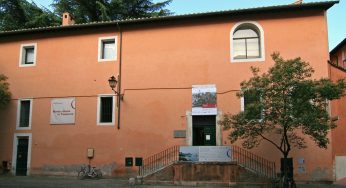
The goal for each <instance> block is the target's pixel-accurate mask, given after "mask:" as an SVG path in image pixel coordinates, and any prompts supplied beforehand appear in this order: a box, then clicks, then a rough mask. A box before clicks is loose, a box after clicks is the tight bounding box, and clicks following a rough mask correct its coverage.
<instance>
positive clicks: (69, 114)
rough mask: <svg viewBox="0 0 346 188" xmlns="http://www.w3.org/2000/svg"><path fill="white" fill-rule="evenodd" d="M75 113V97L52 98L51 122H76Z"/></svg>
mask: <svg viewBox="0 0 346 188" xmlns="http://www.w3.org/2000/svg"><path fill="white" fill-rule="evenodd" d="M75 115H76V100H75V98H61V99H52V101H51V113H50V124H74V123H75Z"/></svg>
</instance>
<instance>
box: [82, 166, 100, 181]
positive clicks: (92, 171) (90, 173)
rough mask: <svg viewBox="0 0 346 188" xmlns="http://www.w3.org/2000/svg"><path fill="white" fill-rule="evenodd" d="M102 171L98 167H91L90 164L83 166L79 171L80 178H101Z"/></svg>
mask: <svg viewBox="0 0 346 188" xmlns="http://www.w3.org/2000/svg"><path fill="white" fill-rule="evenodd" d="M101 177H102V172H101V170H100V169H97V168H96V167H91V166H90V165H87V166H82V167H81V169H80V171H79V172H78V178H79V179H83V178H101Z"/></svg>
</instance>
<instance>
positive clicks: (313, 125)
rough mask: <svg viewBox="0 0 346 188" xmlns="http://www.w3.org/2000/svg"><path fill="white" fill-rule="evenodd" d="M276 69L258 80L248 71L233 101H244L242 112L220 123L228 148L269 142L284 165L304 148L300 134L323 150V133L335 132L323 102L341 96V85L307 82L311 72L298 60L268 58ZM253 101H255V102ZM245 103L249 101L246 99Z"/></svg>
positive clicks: (255, 71)
mask: <svg viewBox="0 0 346 188" xmlns="http://www.w3.org/2000/svg"><path fill="white" fill-rule="evenodd" d="M272 59H273V60H274V61H275V65H274V66H273V67H271V68H270V69H269V70H268V72H267V73H263V74H261V75H260V72H259V69H258V68H254V67H252V68H251V70H252V73H253V77H252V78H250V79H249V80H248V81H243V82H242V83H241V84H240V85H241V91H240V92H239V93H238V96H245V95H246V97H247V98H245V102H246V108H245V110H244V111H243V112H240V113H238V114H235V115H232V114H226V115H224V117H223V120H221V121H220V124H222V125H223V126H224V128H225V129H226V130H229V129H230V131H231V132H230V134H229V139H230V141H231V142H232V143H234V142H236V141H237V140H242V146H243V147H244V148H247V149H251V148H254V147H257V146H258V145H259V144H260V143H261V142H262V141H267V142H269V143H271V144H272V145H273V146H274V147H275V148H276V149H277V150H279V151H280V152H281V153H282V155H283V157H284V168H283V169H284V175H285V176H287V173H288V169H287V168H286V167H287V164H286V161H287V158H288V156H289V153H290V151H291V150H292V148H293V147H296V148H298V149H303V148H306V147H307V145H306V142H305V139H304V137H305V136H304V135H307V136H309V137H310V138H311V139H312V140H313V141H314V142H315V143H316V144H317V146H318V147H320V148H327V146H328V143H329V140H328V138H327V134H328V131H329V130H330V129H332V128H335V127H336V125H335V122H333V121H331V118H330V117H329V113H328V110H327V109H328V103H329V102H328V100H334V99H339V98H340V97H341V96H343V95H344V92H345V88H346V85H345V83H344V81H343V80H338V81H337V82H336V83H333V82H332V81H330V80H329V79H325V78H322V79H319V80H312V79H311V76H312V74H313V73H314V70H313V69H312V67H311V66H310V65H309V63H307V62H305V61H303V60H302V59H301V58H295V59H289V60H284V59H283V58H282V57H281V56H280V54H279V53H274V54H272ZM256 98H257V100H256ZM247 99H252V100H248V101H246V100H247Z"/></svg>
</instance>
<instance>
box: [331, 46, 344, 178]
mask: <svg viewBox="0 0 346 188" xmlns="http://www.w3.org/2000/svg"><path fill="white" fill-rule="evenodd" d="M342 53H344V54H346V48H345V46H341V47H340V48H339V49H338V50H337V51H336V52H334V53H333V54H331V57H330V58H331V63H333V64H334V65H329V71H330V78H331V80H333V81H337V80H339V79H344V80H345V79H346V70H345V67H344V64H343V60H344V59H343V55H342ZM336 59H338V60H337V61H336ZM336 62H338V63H337V64H336ZM331 114H332V117H334V118H336V117H337V118H338V120H337V121H336V124H337V127H336V128H335V129H333V130H332V142H331V143H332V148H333V153H332V154H333V160H334V164H335V180H336V183H338V184H346V174H345V173H344V171H345V170H344V169H345V166H344V162H345V157H346V148H345V146H344V144H343V143H345V141H346V140H345V132H346V127H345V126H346V97H342V98H341V99H339V100H335V101H332V102H331Z"/></svg>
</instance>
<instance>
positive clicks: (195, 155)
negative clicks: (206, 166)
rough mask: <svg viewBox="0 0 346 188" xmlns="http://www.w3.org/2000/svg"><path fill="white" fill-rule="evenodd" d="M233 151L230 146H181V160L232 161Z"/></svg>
mask: <svg viewBox="0 0 346 188" xmlns="http://www.w3.org/2000/svg"><path fill="white" fill-rule="evenodd" d="M231 160H232V151H231V148H230V147H229V146H181V147H180V151H179V161H191V162H230V161H231Z"/></svg>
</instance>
